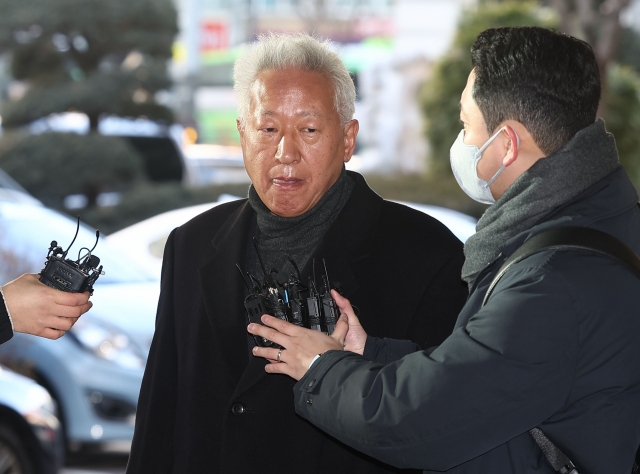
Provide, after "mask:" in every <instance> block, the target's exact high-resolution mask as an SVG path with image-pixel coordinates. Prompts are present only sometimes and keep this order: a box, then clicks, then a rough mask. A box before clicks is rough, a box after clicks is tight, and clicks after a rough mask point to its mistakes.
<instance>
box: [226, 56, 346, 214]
mask: <svg viewBox="0 0 640 474" xmlns="http://www.w3.org/2000/svg"><path fill="white" fill-rule="evenodd" d="M238 131H239V132H240V138H241V144H242V153H243V155H244V165H245V168H246V169H247V173H248V174H249V178H251V182H252V183H253V186H254V188H255V190H256V191H257V193H258V196H260V199H261V200H262V202H263V203H264V204H265V205H266V206H267V207H268V208H269V209H270V210H271V212H273V213H274V214H276V215H278V216H282V217H295V216H299V215H301V214H304V213H305V212H307V211H308V210H310V209H311V208H313V206H315V205H316V204H317V203H318V201H320V199H321V198H322V196H324V195H325V193H326V192H327V190H328V189H329V188H330V187H331V185H333V183H335V181H336V180H337V179H338V176H339V175H340V172H341V170H342V165H343V163H345V162H347V161H349V160H350V159H351V155H352V154H353V149H354V146H355V142H356V135H357V134H358V122H357V121H356V120H351V121H350V122H349V123H348V124H347V125H345V126H342V125H341V124H340V117H339V115H338V112H337V111H336V109H335V107H334V88H333V83H332V82H331V80H330V79H329V78H327V77H326V76H324V75H322V74H320V73H317V72H309V71H303V70H300V69H285V70H266V71H262V72H261V73H260V74H258V76H257V77H256V80H255V81H254V83H253V85H252V87H251V91H250V102H249V113H248V116H247V117H246V120H245V124H244V127H243V126H242V125H241V124H240V122H238Z"/></svg>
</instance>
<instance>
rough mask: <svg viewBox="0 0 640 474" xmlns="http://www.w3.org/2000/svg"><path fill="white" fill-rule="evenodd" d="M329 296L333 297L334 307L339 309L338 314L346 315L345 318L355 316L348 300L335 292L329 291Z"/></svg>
mask: <svg viewBox="0 0 640 474" xmlns="http://www.w3.org/2000/svg"><path fill="white" fill-rule="evenodd" d="M331 296H333V301H335V302H336V305H338V308H340V313H343V314H346V315H347V316H351V315H352V314H353V315H354V316H355V313H354V312H353V308H352V307H351V303H350V302H349V300H348V299H346V298H345V297H344V296H342V295H341V294H340V293H338V292H337V291H336V290H331Z"/></svg>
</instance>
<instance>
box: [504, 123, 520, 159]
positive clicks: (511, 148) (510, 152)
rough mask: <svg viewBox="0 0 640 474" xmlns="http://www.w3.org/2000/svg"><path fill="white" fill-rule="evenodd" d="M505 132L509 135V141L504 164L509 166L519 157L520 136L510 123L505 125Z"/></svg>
mask: <svg viewBox="0 0 640 474" xmlns="http://www.w3.org/2000/svg"><path fill="white" fill-rule="evenodd" d="M504 131H505V133H506V134H507V135H508V136H509V142H508V144H507V154H506V156H505V157H504V159H503V160H502V164H503V165H504V166H509V165H510V164H512V163H513V162H514V161H516V160H517V159H518V149H519V148H520V138H519V137H518V134H517V133H516V132H515V130H514V129H513V128H511V127H510V126H509V125H505V127H504Z"/></svg>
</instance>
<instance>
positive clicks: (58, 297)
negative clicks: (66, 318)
mask: <svg viewBox="0 0 640 474" xmlns="http://www.w3.org/2000/svg"><path fill="white" fill-rule="evenodd" d="M47 289H48V290H49V289H50V290H51V292H52V293H51V294H52V296H53V301H54V303H57V304H59V305H64V306H84V305H86V304H87V303H88V302H89V292H88V291H85V292H84V293H66V292H64V291H57V290H54V289H53V288H49V287H47Z"/></svg>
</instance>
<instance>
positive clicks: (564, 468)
mask: <svg viewBox="0 0 640 474" xmlns="http://www.w3.org/2000/svg"><path fill="white" fill-rule="evenodd" d="M638 206H640V203H638ZM545 250H574V251H579V252H587V253H591V254H595V255H599V256H601V257H605V258H609V259H611V260H614V261H615V262H617V263H619V264H620V265H622V266H624V267H625V268H626V269H627V270H629V271H630V272H631V273H633V274H634V275H635V276H636V277H638V278H640V257H638V255H637V254H636V253H635V252H634V251H633V250H632V249H631V248H629V247H628V246H627V245H626V244H624V243H623V242H621V241H620V240H618V239H617V238H615V237H613V236H612V235H610V234H607V233H606V232H601V231H599V230H595V229H589V228H586V227H558V228H555V229H550V230H547V231H544V232H541V233H540V234H538V235H535V236H533V237H532V238H530V239H529V240H527V241H526V242H525V243H524V244H523V245H522V246H520V247H519V248H518V249H516V251H515V252H513V254H511V255H510V256H509V258H508V259H507V260H505V262H504V263H503V264H502V266H501V267H500V269H499V270H498V273H497V274H496V276H495V277H494V278H493V281H492V282H491V284H490V285H489V289H488V290H487V292H486V294H485V295H484V299H483V300H482V306H484V305H485V304H486V303H487V301H488V300H489V297H490V296H491V293H493V290H494V289H495V287H496V285H497V284H498V282H499V281H500V280H501V279H502V277H503V276H504V274H505V273H506V272H507V270H509V268H511V266H512V265H514V264H516V263H518V262H520V261H522V260H524V259H525V258H527V257H530V256H532V255H534V254H536V253H539V252H542V251H545ZM529 434H530V435H531V436H532V437H533V439H534V441H535V442H536V444H537V445H538V447H539V448H540V449H541V450H542V452H543V453H544V456H545V457H546V458H547V461H549V464H551V465H552V466H553V468H554V469H555V471H556V472H557V473H559V474H578V471H577V469H576V467H575V466H574V464H573V463H572V462H571V460H570V459H569V458H568V457H567V456H566V455H565V454H564V453H563V452H562V451H561V450H560V448H558V447H557V446H556V445H555V444H553V442H552V441H551V440H549V438H547V437H546V436H545V434H544V433H543V431H542V430H541V429H540V428H532V429H531V430H529ZM638 457H640V451H638V453H637V454H636V461H637V459H638ZM633 469H634V470H633V472H634V473H637V472H638V464H637V462H636V463H635V464H634V466H633Z"/></svg>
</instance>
